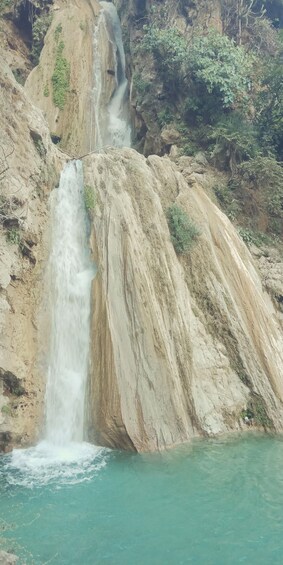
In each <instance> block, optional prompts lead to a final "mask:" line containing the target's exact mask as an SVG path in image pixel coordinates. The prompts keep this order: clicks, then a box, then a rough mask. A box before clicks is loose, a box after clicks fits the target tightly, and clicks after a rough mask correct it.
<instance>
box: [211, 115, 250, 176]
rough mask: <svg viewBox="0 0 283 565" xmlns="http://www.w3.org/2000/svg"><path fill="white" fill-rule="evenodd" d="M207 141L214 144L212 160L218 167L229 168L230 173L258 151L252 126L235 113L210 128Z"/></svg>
mask: <svg viewBox="0 0 283 565" xmlns="http://www.w3.org/2000/svg"><path fill="white" fill-rule="evenodd" d="M209 139H211V140H213V141H214V142H215V145H214V149H213V151H212V155H211V156H212V158H214V159H215V161H216V163H217V164H218V165H219V164H220V165H223V166H225V167H229V169H230V171H231V172H232V173H235V172H236V171H237V167H238V164H240V163H241V162H242V161H244V160H245V159H249V158H252V157H254V156H255V155H256V152H257V151H258V146H257V141H256V131H255V129H254V127H253V125H252V124H251V123H249V122H248V121H247V120H245V118H244V117H243V116H241V115H240V114H239V113H235V112H232V113H230V114H228V115H227V116H225V117H223V118H222V120H220V121H219V122H218V123H217V124H216V125H215V126H214V127H212V128H211V131H210V134H209Z"/></svg>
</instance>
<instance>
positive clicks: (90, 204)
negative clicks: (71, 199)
mask: <svg viewBox="0 0 283 565" xmlns="http://www.w3.org/2000/svg"><path fill="white" fill-rule="evenodd" d="M84 202H85V207H86V209H87V211H88V212H93V211H94V209H95V205H96V195H95V192H94V188H93V187H92V186H89V185H88V184H87V185H86V186H85V187H84Z"/></svg>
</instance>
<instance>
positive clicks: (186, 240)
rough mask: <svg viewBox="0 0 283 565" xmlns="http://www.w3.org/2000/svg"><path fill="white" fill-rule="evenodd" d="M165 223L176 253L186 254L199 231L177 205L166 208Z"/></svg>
mask: <svg viewBox="0 0 283 565" xmlns="http://www.w3.org/2000/svg"><path fill="white" fill-rule="evenodd" d="M167 221H168V226H169V231H170V234H171V241H172V243H173V245H174V249H175V251H176V253H177V254H183V253H187V252H188V251H189V250H190V249H191V248H192V246H193V245H194V244H195V243H196V240H197V239H198V237H199V236H200V233H201V232H200V229H199V228H198V227H197V226H196V224H195V223H194V222H193V221H192V220H191V219H190V218H189V216H188V215H187V214H186V212H185V211H184V210H182V208H180V207H179V206H177V204H173V206H170V208H168V210H167Z"/></svg>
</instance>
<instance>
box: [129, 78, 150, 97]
mask: <svg viewBox="0 0 283 565" xmlns="http://www.w3.org/2000/svg"><path fill="white" fill-rule="evenodd" d="M133 86H134V88H135V90H136V93H137V100H138V103H141V102H142V100H143V98H144V97H145V95H146V94H147V92H149V90H150V87H151V84H150V82H149V81H147V80H145V79H144V78H143V77H142V75H140V74H138V73H134V75H133Z"/></svg>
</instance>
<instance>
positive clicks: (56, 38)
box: [54, 24, 63, 43]
mask: <svg viewBox="0 0 283 565" xmlns="http://www.w3.org/2000/svg"><path fill="white" fill-rule="evenodd" d="M62 30H63V28H62V24H58V25H57V27H56V29H55V33H54V36H55V41H56V43H58V41H59V37H60V35H61V33H62Z"/></svg>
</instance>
